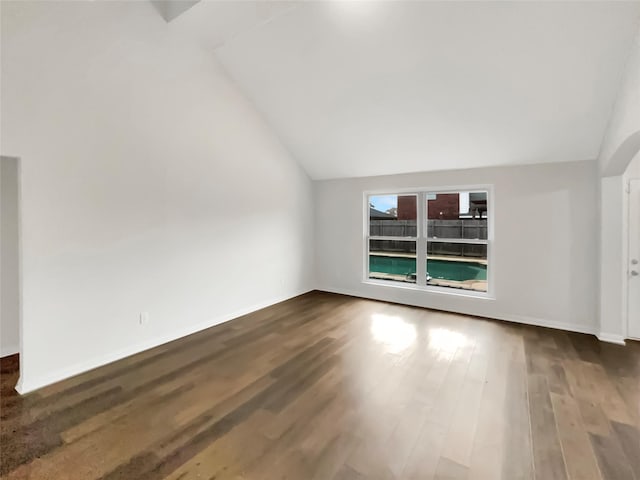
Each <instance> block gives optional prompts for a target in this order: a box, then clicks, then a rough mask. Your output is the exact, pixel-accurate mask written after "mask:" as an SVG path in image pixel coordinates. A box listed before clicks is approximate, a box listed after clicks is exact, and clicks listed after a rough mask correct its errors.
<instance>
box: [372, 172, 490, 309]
mask: <svg viewBox="0 0 640 480" xmlns="http://www.w3.org/2000/svg"><path fill="white" fill-rule="evenodd" d="M460 192H486V193H487V239H486V240H476V239H456V238H438V239H435V240H434V239H433V238H431V239H429V238H428V237H427V234H428V232H427V195H428V194H442V193H460ZM377 195H416V197H417V200H416V201H417V202H418V204H417V208H416V213H417V217H418V218H417V220H418V221H417V232H416V233H417V237H389V236H376V235H372V236H370V235H369V232H370V229H369V197H371V196H377ZM494 203H495V198H494V192H493V185H486V184H482V185H458V186H446V187H442V186H436V187H420V188H397V189H385V190H367V191H364V192H363V220H364V222H363V253H364V255H363V280H362V282H363V283H367V284H371V285H380V286H389V287H393V288H404V289H411V290H420V291H426V292H430V293H441V294H446V295H459V296H465V297H476V298H485V299H491V300H493V299H495V282H494V278H493V271H494V268H493V267H494V263H493V261H494V258H493V241H494V236H493V232H494V223H495V222H494V219H495V216H494V214H493V211H494ZM369 240H408V241H415V242H416V283H404V282H399V281H394V280H382V279H373V278H369ZM428 241H431V242H442V243H467V244H483V245H487V291H486V292H478V291H473V290H464V289H461V288H451V287H442V286H436V285H427V283H426V269H427V267H426V263H427V262H423V261H420V260H419V259H422V258H424V259H426V258H427V242H428Z"/></svg>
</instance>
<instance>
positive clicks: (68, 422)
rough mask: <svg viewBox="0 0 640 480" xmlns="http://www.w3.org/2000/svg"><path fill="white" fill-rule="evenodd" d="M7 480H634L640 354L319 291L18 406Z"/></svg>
mask: <svg viewBox="0 0 640 480" xmlns="http://www.w3.org/2000/svg"><path fill="white" fill-rule="evenodd" d="M16 365H17V362H16V360H15V358H13V359H12V358H9V359H5V360H3V361H2V389H1V396H2V398H1V407H2V411H1V412H0V417H1V440H0V442H1V443H0V448H1V450H0V452H1V453H0V455H1V469H0V473H1V474H2V478H6V479H38V480H45V479H55V480H63V479H83V480H84V479H103V480H113V479H134V480H139V479H165V478H166V479H173V480H188V479H206V480H212V479H216V480H220V479H269V480H273V479H283V478H287V479H293V480H325V479H326V480H329V479H341V480H343V479H420V480H423V479H432V478H437V479H490V480H493V479H505V480H515V479H533V478H535V479H540V480H554V479H602V480H627V479H629V480H634V479H635V480H640V410H639V406H640V345H638V344H637V343H632V344H630V345H628V346H627V347H619V346H615V345H609V344H603V343H600V342H598V341H597V340H596V339H595V337H592V336H588V335H580V334H572V333H566V332H562V331H557V330H550V329H542V328H537V327H527V326H522V325H517V324H509V323H505V322H498V321H490V320H484V319H478V318H473V317H467V316H462V315H456V314H449V313H443V312H435V311H429V310H424V309H419V308H411V307H406V306H401V305H392V304H387V303H382V302H374V301H368V300H362V299H356V298H351V297H345V296H340V295H333V294H327V293H320V292H313V293H309V294H306V295H303V296H300V297H297V298H295V299H292V300H289V301H287V302H283V303H280V304H278V305H274V306H272V307H269V308H267V309H264V310H261V311H259V312H256V313H254V314H250V315H247V316H244V317H241V318H239V319H237V320H234V321H232V322H229V323H226V324H223V325H219V326H217V327H214V328H211V329H209V330H206V331H203V332H200V333H198V334H195V335H192V336H189V337H186V338H183V339H180V340H178V341H175V342H172V343H170V344H166V345H163V346H161V347H158V348H156V349H153V350H149V351H147V352H143V353H141V354H138V355H135V356H133V357H129V358H126V359H124V360H121V361H119V362H116V363H113V364H111V365H108V366H106V367H103V368H100V369H97V370H94V371H92V372H89V373H86V374H84V375H81V376H78V377H75V378H73V379H70V380H67V381H64V382H61V383H58V384H56V385H53V386H50V387H47V388H45V389H42V390H40V391H38V392H35V393H33V394H30V395H27V396H24V397H20V396H18V395H17V394H15V393H14V392H13V391H12V386H13V384H14V383H15V381H16V379H17V374H16Z"/></svg>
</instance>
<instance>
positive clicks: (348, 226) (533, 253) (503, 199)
mask: <svg viewBox="0 0 640 480" xmlns="http://www.w3.org/2000/svg"><path fill="white" fill-rule="evenodd" d="M465 184H467V185H473V184H493V185H494V209H495V210H494V214H495V218H494V219H493V221H494V227H495V242H494V246H493V258H492V265H491V267H492V268H493V269H494V280H495V285H494V288H495V300H488V299H479V298H470V297H462V296H458V295H446V294H436V293H427V292H424V291H416V290H411V289H397V288H392V287H386V286H376V285H371V284H366V283H363V282H362V277H363V265H362V263H363V255H362V249H363V218H362V215H363V213H362V212H363V192H364V191H367V190H379V189H388V190H393V189H394V188H405V187H406V188H410V187H439V186H441V187H442V186H453V185H465ZM596 184H597V163H596V162H595V161H587V162H572V163H560V164H554V165H532V166H520V167H501V168H486V169H473V170H460V171H443V172H433V173H416V174H407V175H395V176H380V177H367V178H358V179H345V180H328V181H319V182H314V187H315V200H316V269H317V282H318V287H319V288H320V289H323V290H328V291H335V292H342V293H348V294H353V295H358V296H364V297H371V298H377V299H382V300H389V301H395V302H401V303H406V304H411V305H418V306H424V307H431V308H436V309H443V310H449V311H454V312H462V313H469V314H473V315H482V316H487V317H494V318H500V319H507V320H513V321H522V322H528V323H537V324H542V325H550V326H557V327H561V328H566V329H569V330H576V331H583V332H595V331H596V327H597V304H596V299H597V288H598V283H597V275H596V270H597V242H598V239H597V218H598V217H597V208H598V196H597V191H596V189H595V188H594V185H596Z"/></svg>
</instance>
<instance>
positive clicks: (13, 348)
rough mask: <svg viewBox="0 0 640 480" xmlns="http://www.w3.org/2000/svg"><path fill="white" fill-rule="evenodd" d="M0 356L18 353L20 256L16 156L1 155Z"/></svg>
mask: <svg viewBox="0 0 640 480" xmlns="http://www.w3.org/2000/svg"><path fill="white" fill-rule="evenodd" d="M0 218H1V222H0V223H1V225H0V232H1V233H0V236H1V238H0V272H1V278H0V357H4V356H6V355H12V354H14V353H18V350H19V343H20V337H19V332H20V329H19V327H20V323H19V322H20V270H19V269H20V259H19V220H18V218H19V217H18V159H16V158H9V157H2V158H0Z"/></svg>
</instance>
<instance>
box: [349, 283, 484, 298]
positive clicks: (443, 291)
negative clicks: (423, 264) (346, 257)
mask: <svg viewBox="0 0 640 480" xmlns="http://www.w3.org/2000/svg"><path fill="white" fill-rule="evenodd" d="M362 283H364V284H366V285H375V286H376V287H391V288H400V289H404V290H413V291H417V292H427V293H435V294H438V295H453V296H456V297H468V298H478V299H481V300H495V299H496V297H495V296H494V295H492V294H490V293H489V292H474V291H472V290H462V289H453V288H447V287H436V286H433V285H416V284H412V283H406V284H403V283H400V282H394V281H389V280H373V279H370V278H367V279H365V280H363V281H362Z"/></svg>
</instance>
